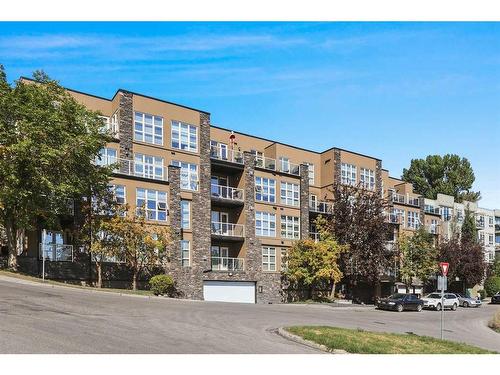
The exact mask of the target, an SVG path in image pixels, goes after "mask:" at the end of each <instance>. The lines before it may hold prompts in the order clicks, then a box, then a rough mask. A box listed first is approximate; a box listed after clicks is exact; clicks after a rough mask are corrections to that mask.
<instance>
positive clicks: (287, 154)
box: [19, 89, 489, 303]
mask: <svg viewBox="0 0 500 375" xmlns="http://www.w3.org/2000/svg"><path fill="white" fill-rule="evenodd" d="M68 92H69V93H70V94H71V95H73V96H74V98H75V99H76V100H77V101H79V102H80V103H82V104H83V105H85V106H86V107H88V108H89V109H92V110H96V111H100V113H101V114H102V116H103V124H104V125H103V126H105V127H106V128H107V129H109V130H110V131H111V132H112V133H113V134H114V137H115V139H114V141H113V142H111V143H109V144H108V145H106V147H105V148H104V149H103V150H102V151H101V154H100V157H99V158H98V160H96V163H100V164H103V165H108V164H118V165H119V167H118V168H117V169H116V170H115V171H114V173H113V178H112V182H111V183H112V188H113V190H114V193H115V196H116V199H117V201H118V202H119V203H123V204H125V203H126V204H128V205H129V206H130V207H131V209H133V210H135V209H136V208H137V207H142V206H145V214H146V217H147V220H148V221H149V222H151V223H154V224H156V225H167V226H170V227H171V228H172V231H173V233H174V234H175V236H174V242H173V244H172V257H171V259H170V260H169V264H168V270H167V272H168V273H169V274H172V275H173V276H174V278H175V280H176V283H177V287H178V289H179V291H180V292H181V293H182V294H183V296H184V297H185V298H190V299H205V300H215V301H237V302H250V303H273V302H280V301H282V299H283V291H282V286H281V275H280V271H281V270H282V268H283V267H286V264H284V261H283V259H284V255H285V254H286V253H287V252H288V250H289V249H290V247H291V246H292V244H293V242H294V241H296V240H298V239H301V238H309V237H311V238H316V239H317V238H318V235H317V231H316V228H315V227H314V219H315V218H316V217H317V215H319V214H323V215H328V214H329V212H330V210H331V207H332V192H331V187H332V186H333V184H334V183H335V182H336V181H338V182H341V183H344V184H351V185H358V184H362V185H363V186H364V188H366V189H369V190H372V191H373V192H374V193H376V194H382V195H383V196H386V197H387V198H389V200H390V201H391V202H392V205H393V206H392V208H391V211H390V212H389V213H388V215H387V221H388V222H389V223H391V224H392V225H393V228H394V233H393V236H392V237H391V238H388V246H393V245H394V243H395V240H396V239H397V236H398V235H399V233H400V232H413V231H415V230H417V229H418V228H419V227H420V226H422V225H424V226H425V227H426V228H427V229H428V230H429V231H430V232H431V233H433V234H435V235H436V238H438V236H439V235H441V231H442V230H443V225H442V221H443V217H446V215H445V214H444V213H443V212H442V210H443V209H444V208H443V207H447V206H446V205H441V203H442V202H441V201H439V198H438V202H430V201H428V200H424V199H423V198H422V197H420V196H418V194H415V193H414V192H413V190H412V185H411V184H409V183H405V182H404V181H402V180H399V179H396V178H393V177H390V176H389V172H388V171H387V170H384V169H383V168H382V161H381V160H380V159H377V158H374V157H370V156H367V155H363V154H359V153H355V152H351V151H347V150H343V149H339V148H331V149H328V150H325V151H323V152H316V151H311V150H306V149H302V148H299V147H295V146H291V145H287V144H283V143H280V142H276V141H273V140H269V139H264V138H260V137H257V136H253V135H248V134H244V133H239V132H233V131H231V130H230V129H225V128H221V127H218V126H215V125H212V124H211V121H210V113H208V112H206V111H202V110H198V109H195V108H190V107H187V106H183V105H179V104H175V103H171V102H168V101H164V100H161V99H157V98H152V97H148V96H146V95H142V94H138V93H134V92H130V91H127V90H122V89H119V90H118V91H117V92H116V94H115V95H114V96H113V97H112V98H111V99H108V98H102V97H97V96H94V95H89V94H85V93H81V92H77V91H74V90H69V89H68ZM485 220H486V222H487V223H489V217H488V218H487V219H485ZM63 226H64V228H65V229H63V230H62V231H52V230H49V229H48V228H39V230H37V231H35V232H33V233H30V234H29V238H28V246H27V247H26V250H25V251H24V252H23V253H22V254H20V255H19V263H20V265H21V267H22V268H23V269H24V270H25V271H27V272H30V273H34V274H40V272H41V260H40V259H41V257H40V249H41V248H44V249H45V250H47V249H49V251H48V254H49V255H48V257H46V262H45V265H44V266H45V271H46V272H47V274H48V275H49V276H50V277H52V278H55V279H64V280H67V281H73V282H82V281H87V280H89V279H90V280H92V279H94V278H95V277H94V272H95V270H94V267H93V264H92V259H91V258H90V257H89V255H88V254H87V253H86V252H85V251H84V250H83V249H77V248H75V247H74V244H73V239H72V238H71V233H72V231H73V229H74V227H75V220H74V218H71V217H68V218H65V221H63ZM488 229H489V226H488ZM485 235H486V233H485ZM487 240H489V237H488V238H487ZM46 252H47V251H46ZM106 267H107V269H106V270H107V271H106V270H105V272H104V274H105V280H104V283H105V285H106V284H107V285H110V286H119V285H122V284H123V282H125V281H127V280H130V277H129V276H128V274H127V270H126V268H125V267H124V266H123V264H121V263H120V261H119V260H116V259H109V262H108V263H107V265H106ZM108 271H109V272H108ZM396 278H397V270H396V268H394V269H393V270H391V271H390V272H388V274H387V275H386V278H385V279H384V282H385V289H384V290H386V292H392V291H393V290H391V288H393V285H392V284H391V283H393V282H394V281H395V279H396Z"/></svg>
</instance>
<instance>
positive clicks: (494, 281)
mask: <svg viewBox="0 0 500 375" xmlns="http://www.w3.org/2000/svg"><path fill="white" fill-rule="evenodd" d="M484 290H485V291H486V294H487V295H488V297H491V296H493V295H494V294H495V293H497V292H500V276H491V277H488V278H487V279H486V281H485V282H484Z"/></svg>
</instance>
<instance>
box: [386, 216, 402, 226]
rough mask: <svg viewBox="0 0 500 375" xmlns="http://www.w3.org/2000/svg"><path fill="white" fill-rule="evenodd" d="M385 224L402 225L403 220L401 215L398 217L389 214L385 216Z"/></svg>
mask: <svg viewBox="0 0 500 375" xmlns="http://www.w3.org/2000/svg"><path fill="white" fill-rule="evenodd" d="M385 222H386V223H389V224H397V225H401V224H403V218H402V216H401V215H398V214H389V215H386V217H385Z"/></svg>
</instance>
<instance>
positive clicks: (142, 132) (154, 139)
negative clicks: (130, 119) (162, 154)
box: [133, 111, 164, 146]
mask: <svg viewBox="0 0 500 375" xmlns="http://www.w3.org/2000/svg"><path fill="white" fill-rule="evenodd" d="M137 115H140V116H142V120H138V119H137ZM148 116H150V117H151V124H149V123H146V117H148ZM156 120H159V121H160V122H161V125H158V124H156ZM163 124H164V123H163V117H161V116H157V115H153V114H151V113H145V112H140V111H134V135H133V140H134V141H138V142H144V143H148V144H152V145H159V146H163V143H164V142H163V141H164V131H163ZM138 125H139V126H140V127H141V128H142V130H138V128H137V126H138ZM149 126H151V131H150V132H149V131H146V128H147V127H149ZM156 130H160V134H157V133H156ZM138 134H139V135H141V136H137V135H138ZM147 136H151V141H148V140H147ZM157 138H159V140H160V141H159V142H157Z"/></svg>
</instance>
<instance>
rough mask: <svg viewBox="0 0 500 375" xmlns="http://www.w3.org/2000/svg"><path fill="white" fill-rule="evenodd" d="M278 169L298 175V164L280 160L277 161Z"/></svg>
mask: <svg viewBox="0 0 500 375" xmlns="http://www.w3.org/2000/svg"><path fill="white" fill-rule="evenodd" d="M278 170H279V171H280V172H283V173H288V174H293V175H295V176H300V165H299V164H293V163H290V162H289V161H287V162H284V161H280V162H279V163H278Z"/></svg>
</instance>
